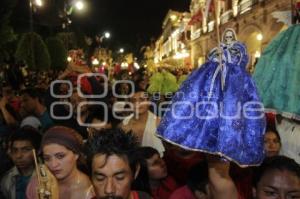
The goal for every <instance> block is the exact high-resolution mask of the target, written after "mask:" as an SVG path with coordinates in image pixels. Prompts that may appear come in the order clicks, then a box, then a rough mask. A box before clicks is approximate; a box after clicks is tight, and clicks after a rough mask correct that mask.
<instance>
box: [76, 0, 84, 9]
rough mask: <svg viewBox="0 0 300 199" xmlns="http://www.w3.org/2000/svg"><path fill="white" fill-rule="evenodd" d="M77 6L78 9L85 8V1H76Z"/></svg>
mask: <svg viewBox="0 0 300 199" xmlns="http://www.w3.org/2000/svg"><path fill="white" fill-rule="evenodd" d="M75 7H76V8H77V10H83V8H84V3H83V2H82V1H81V0H79V1H77V2H76V3H75Z"/></svg>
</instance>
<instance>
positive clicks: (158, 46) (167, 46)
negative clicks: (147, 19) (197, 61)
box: [154, 10, 191, 67]
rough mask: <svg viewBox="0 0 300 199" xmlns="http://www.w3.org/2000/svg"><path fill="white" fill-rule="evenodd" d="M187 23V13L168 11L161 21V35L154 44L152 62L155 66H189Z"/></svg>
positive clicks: (188, 16) (188, 32)
mask: <svg viewBox="0 0 300 199" xmlns="http://www.w3.org/2000/svg"><path fill="white" fill-rule="evenodd" d="M189 21H190V14H189V13H186V12H185V13H181V12H177V11H173V10H169V12H168V14H167V15H166V17H165V19H164V21H163V25H162V29H163V32H162V35H161V36H160V37H159V38H158V39H157V41H156V42H155V49H154V62H155V64H156V65H157V66H171V67H181V66H187V65H191V63H190V60H191V59H190V49H189V43H188V41H189V37H190V31H189V27H188V22H189Z"/></svg>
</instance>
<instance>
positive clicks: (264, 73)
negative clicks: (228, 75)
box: [253, 25, 300, 118]
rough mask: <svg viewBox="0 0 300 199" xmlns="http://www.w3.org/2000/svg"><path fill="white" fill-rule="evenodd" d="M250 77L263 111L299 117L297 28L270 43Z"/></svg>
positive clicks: (299, 34) (299, 31)
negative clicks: (255, 87)
mask: <svg viewBox="0 0 300 199" xmlns="http://www.w3.org/2000/svg"><path fill="white" fill-rule="evenodd" d="M253 76H254V77H253V78H254V80H255V81H256V86H257V88H258V91H259V94H260V96H261V98H262V101H263V103H264V106H265V108H266V109H267V111H268V109H270V110H272V111H275V112H277V113H281V114H283V115H285V116H287V117H293V118H300V25H293V26H291V27H290V28H288V29H287V30H285V31H283V32H281V33H280V34H279V35H277V36H276V37H275V38H274V39H273V40H272V41H271V43H270V44H269V45H268V46H267V48H266V49H265V50H264V52H263V54H262V56H261V58H260V59H259V61H258V63H257V65H256V69H255V72H254V75H253Z"/></svg>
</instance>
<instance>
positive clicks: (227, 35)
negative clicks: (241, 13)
mask: <svg viewBox="0 0 300 199" xmlns="http://www.w3.org/2000/svg"><path fill="white" fill-rule="evenodd" d="M234 41H235V36H234V34H233V32H232V31H230V30H229V31H227V32H226V33H225V35H224V38H223V42H224V43H225V44H227V45H230V44H232V43H233V42H234Z"/></svg>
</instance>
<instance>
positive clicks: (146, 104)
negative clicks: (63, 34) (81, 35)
mask: <svg viewBox="0 0 300 199" xmlns="http://www.w3.org/2000/svg"><path fill="white" fill-rule="evenodd" d="M29 73H30V74H29V75H28V76H27V79H26V78H25V80H24V82H27V83H24V85H22V86H20V87H19V88H20V89H19V90H16V89H14V88H13V87H12V85H11V83H9V82H6V83H4V84H3V85H2V88H1V100H0V110H1V111H0V113H1V114H0V141H1V151H0V155H1V161H2V162H1V164H0V175H1V184H0V194H1V195H0V198H7V199H14V198H18V199H21V198H28V199H31V198H60V199H77V198H78V199H94V198H99V199H102V198H103V199H105V198H107V199H110V198H111V199H114V198H115V199H138V198H140V199H147V198H154V199H223V198H224V199H234V198H239V199H250V198H257V199H267V198H276V199H278V198H280V199H283V198H284V199H290V198H295V199H296V198H300V166H299V163H297V162H296V161H295V160H293V159H292V158H290V157H286V156H282V155H280V150H281V147H284V146H282V145H283V143H281V138H280V136H279V133H278V132H277V130H276V122H275V119H274V118H273V120H272V119H269V120H268V128H267V130H266V133H265V136H264V149H265V155H266V158H265V160H264V162H263V164H262V165H260V166H259V167H248V168H240V167H238V166H237V165H235V164H234V163H230V162H229V161H228V160H224V158H221V157H217V156H214V155H208V154H204V153H200V152H196V151H190V150H185V149H183V148H181V147H178V146H176V145H172V144H170V143H167V142H165V141H164V140H162V139H160V138H159V137H157V136H156V128H157V126H158V125H159V123H160V116H161V115H160V114H158V112H157V111H156V110H157V109H158V108H159V107H160V106H159V104H161V103H163V102H167V101H168V98H167V97H164V98H163V100H161V99H160V100H155V99H154V97H153V95H149V94H148V93H147V92H146V90H147V87H148V79H149V77H148V76H147V74H146V73H145V72H139V71H138V72H136V73H134V74H132V75H131V76H130V81H127V82H126V81H123V80H128V79H126V78H129V76H128V75H125V76H123V77H122V78H121V79H118V80H114V81H113V80H111V79H107V78H106V76H105V75H103V74H95V73H93V74H95V75H83V76H81V75H82V74H91V73H92V71H91V70H90V69H89V68H88V67H86V66H82V65H72V64H70V65H69V66H68V67H67V69H66V70H65V71H63V72H59V73H54V72H51V74H50V73H43V74H39V73H33V72H29ZM37 74H38V75H37ZM161 97H163V96H161ZM159 113H161V112H159ZM296 133H300V132H296ZM34 151H35V152H36V153H35V152H34ZM35 154H36V155H35ZM35 157H37V158H35Z"/></svg>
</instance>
